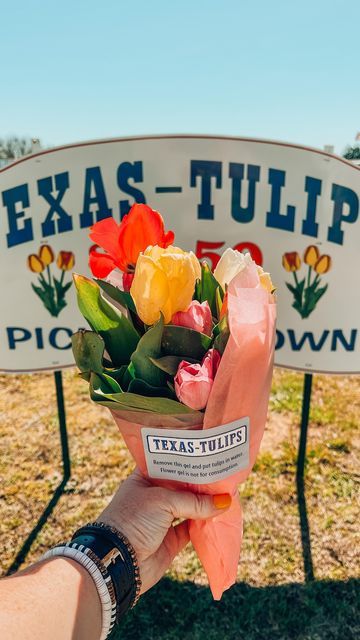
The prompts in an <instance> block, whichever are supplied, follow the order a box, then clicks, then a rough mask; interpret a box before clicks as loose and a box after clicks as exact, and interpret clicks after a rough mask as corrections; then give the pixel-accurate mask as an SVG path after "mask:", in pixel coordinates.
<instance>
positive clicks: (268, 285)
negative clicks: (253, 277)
mask: <svg viewBox="0 0 360 640" xmlns="http://www.w3.org/2000/svg"><path fill="white" fill-rule="evenodd" d="M257 272H258V274H259V279H260V286H261V287H262V288H263V289H265V291H268V293H273V292H274V291H275V287H274V285H273V282H272V280H271V277H270V273H267V272H266V271H264V269H263V268H262V267H260V266H258V267H257Z"/></svg>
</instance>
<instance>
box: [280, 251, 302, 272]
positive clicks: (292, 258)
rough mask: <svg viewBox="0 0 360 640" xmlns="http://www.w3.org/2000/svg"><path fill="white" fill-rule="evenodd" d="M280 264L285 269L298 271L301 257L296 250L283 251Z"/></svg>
mask: <svg viewBox="0 0 360 640" xmlns="http://www.w3.org/2000/svg"><path fill="white" fill-rule="evenodd" d="M282 265H283V267H284V269H285V270H286V271H293V272H294V271H298V270H299V269H300V267H301V258H300V256H299V254H298V253H297V251H291V252H289V253H284V255H283V257H282Z"/></svg>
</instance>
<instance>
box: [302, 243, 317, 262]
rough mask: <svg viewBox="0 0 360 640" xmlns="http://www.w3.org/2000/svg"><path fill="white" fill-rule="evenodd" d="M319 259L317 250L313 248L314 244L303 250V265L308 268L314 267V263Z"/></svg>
mask: <svg viewBox="0 0 360 640" xmlns="http://www.w3.org/2000/svg"><path fill="white" fill-rule="evenodd" d="M319 258H320V252H319V249H318V248H317V247H315V245H314V244H311V245H310V246H309V247H307V249H305V252H304V262H305V264H308V265H309V266H310V267H313V266H314V265H315V262H317V261H318V260H319Z"/></svg>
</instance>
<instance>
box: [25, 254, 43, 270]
mask: <svg viewBox="0 0 360 640" xmlns="http://www.w3.org/2000/svg"><path fill="white" fill-rule="evenodd" d="M27 264H28V268H29V269H30V271H33V272H34V273H41V272H42V271H44V269H45V265H44V263H43V261H42V260H41V259H40V258H39V256H38V255H36V253H32V254H31V255H30V256H28V259H27Z"/></svg>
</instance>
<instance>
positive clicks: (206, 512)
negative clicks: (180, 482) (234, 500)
mask: <svg viewBox="0 0 360 640" xmlns="http://www.w3.org/2000/svg"><path fill="white" fill-rule="evenodd" d="M168 493H169V503H170V509H171V512H172V515H173V516H174V518H189V519H191V520H199V519H200V520H202V519H206V518H213V517H214V516H216V515H219V512H222V511H226V509H228V508H229V507H230V505H231V496H230V495H229V494H228V493H224V494H220V495H215V496H208V495H205V494H199V493H197V494H196V493H191V492H190V491H169V492H168Z"/></svg>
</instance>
